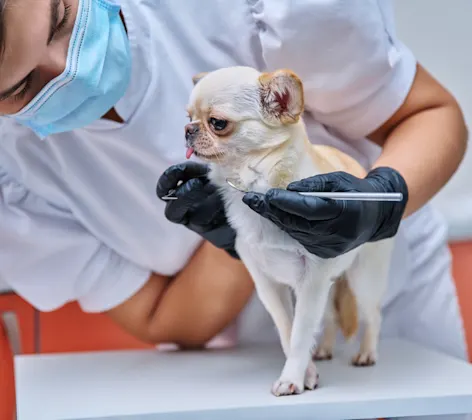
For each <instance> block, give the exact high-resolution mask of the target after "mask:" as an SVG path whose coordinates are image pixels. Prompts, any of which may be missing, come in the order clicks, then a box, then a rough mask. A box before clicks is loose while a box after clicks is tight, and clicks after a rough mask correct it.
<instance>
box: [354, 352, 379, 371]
mask: <svg viewBox="0 0 472 420" xmlns="http://www.w3.org/2000/svg"><path fill="white" fill-rule="evenodd" d="M376 363H377V353H376V352H375V351H374V350H367V351H365V350H364V351H362V350H361V351H360V352H359V353H357V354H356V355H355V356H354V357H353V358H352V364H353V365H354V366H359V367H363V366H373V365H375V364H376Z"/></svg>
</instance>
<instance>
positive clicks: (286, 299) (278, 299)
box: [237, 245, 293, 357]
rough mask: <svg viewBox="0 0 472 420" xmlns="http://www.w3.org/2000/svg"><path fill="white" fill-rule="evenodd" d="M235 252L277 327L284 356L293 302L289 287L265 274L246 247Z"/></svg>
mask: <svg viewBox="0 0 472 420" xmlns="http://www.w3.org/2000/svg"><path fill="white" fill-rule="evenodd" d="M237 252H238V254H239V256H240V257H241V260H242V261H243V262H244V264H245V266H246V268H247V270H248V272H249V274H250V275H251V277H252V279H253V281H254V285H255V287H256V292H257V295H258V297H259V299H260V301H261V302H262V304H263V305H264V307H265V309H266V310H267V312H268V313H269V315H270V316H271V318H272V320H273V322H274V324H275V327H276V328H277V331H278V333H279V337H280V343H281V345H282V349H283V351H284V353H285V356H286V357H288V354H289V349H290V336H291V332H292V323H293V302H292V296H291V293H290V289H289V288H288V287H287V286H285V285H283V284H280V283H276V282H275V281H274V280H272V279H271V278H270V277H269V276H268V275H267V274H265V273H264V272H263V271H262V270H261V269H260V268H259V265H258V262H257V260H256V259H255V258H254V256H253V255H252V253H251V252H250V249H249V248H248V247H245V246H243V245H239V246H238V247H237Z"/></svg>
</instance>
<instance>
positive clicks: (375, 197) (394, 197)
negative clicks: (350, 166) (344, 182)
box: [226, 179, 403, 201]
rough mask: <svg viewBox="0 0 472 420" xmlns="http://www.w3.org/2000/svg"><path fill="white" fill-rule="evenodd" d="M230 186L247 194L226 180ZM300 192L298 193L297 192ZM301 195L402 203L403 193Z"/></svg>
mask: <svg viewBox="0 0 472 420" xmlns="http://www.w3.org/2000/svg"><path fill="white" fill-rule="evenodd" d="M226 182H227V183H228V185H230V186H231V187H233V188H234V189H236V190H238V191H241V192H242V193H247V192H249V191H245V190H243V189H241V188H239V187H238V186H236V185H235V184H234V183H233V182H231V181H230V180H229V179H226ZM297 192H298V191H297ZM298 194H301V195H307V196H311V197H320V198H330V199H331V200H351V201H352V200H354V201H356V200H357V201H402V200H403V194H402V193H360V192H298Z"/></svg>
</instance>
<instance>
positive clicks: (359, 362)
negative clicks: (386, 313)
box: [346, 239, 393, 366]
mask: <svg viewBox="0 0 472 420" xmlns="http://www.w3.org/2000/svg"><path fill="white" fill-rule="evenodd" d="M364 247H365V248H364V249H363V250H362V251H361V253H360V254H359V256H358V258H357V260H356V261H355V262H354V264H353V265H352V267H351V268H349V270H348V271H347V274H346V277H347V279H348V282H349V285H350V287H351V289H352V291H353V293H354V295H355V297H356V300H357V305H358V309H359V311H360V314H361V316H362V318H363V320H364V323H365V330H364V334H363V337H362V339H361V344H360V349H359V352H358V353H357V354H356V355H355V356H354V357H353V359H352V364H353V365H355V366H371V365H374V364H375V363H376V362H377V358H378V354H377V350H378V342H379V336H380V327H381V324H382V314H381V305H382V299H383V296H384V293H385V291H386V288H387V282H388V272H389V268H390V255H391V252H392V249H393V240H391V239H388V240H385V241H382V242H376V243H368V244H365V245H364Z"/></svg>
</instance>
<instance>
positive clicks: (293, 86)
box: [185, 67, 304, 162]
mask: <svg viewBox="0 0 472 420" xmlns="http://www.w3.org/2000/svg"><path fill="white" fill-rule="evenodd" d="M193 82H194V88H193V90H192V93H191V96H190V100H189V104H188V107H187V111H188V114H189V118H190V123H189V124H187V125H186V127H185V139H186V143H187V158H189V157H190V156H191V155H192V153H195V155H196V156H197V157H199V158H201V159H202V160H206V161H215V162H222V161H223V160H227V159H232V158H236V157H242V156H247V155H248V154H252V153H255V152H258V151H261V150H267V149H270V148H272V147H277V146H278V145H280V144H282V143H283V142H285V141H286V140H287V139H289V138H290V132H291V129H292V127H293V126H294V125H295V124H297V123H298V122H299V121H300V116H301V114H302V112H303V105H304V104H303V86H302V83H301V81H300V79H299V78H298V77H297V76H296V75H295V74H294V73H293V72H291V71H289V70H278V71H275V72H272V73H260V72H258V71H257V70H255V69H252V68H249V67H229V68H223V69H220V70H216V71H213V72H211V73H201V74H199V75H197V76H195V77H194V78H193Z"/></svg>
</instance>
